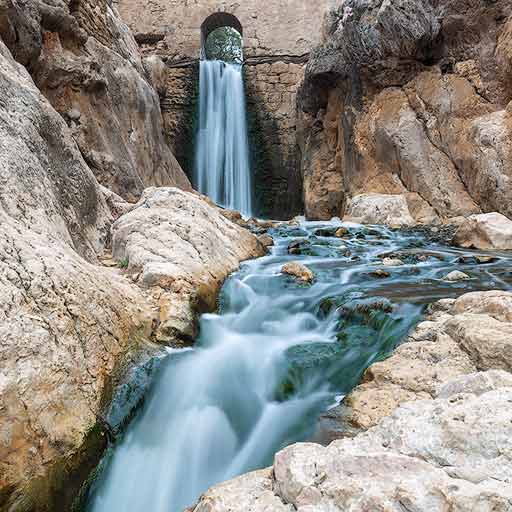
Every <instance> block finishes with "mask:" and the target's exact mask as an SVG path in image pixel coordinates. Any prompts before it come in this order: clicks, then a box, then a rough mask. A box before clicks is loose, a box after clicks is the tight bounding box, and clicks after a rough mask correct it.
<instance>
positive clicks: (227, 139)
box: [194, 60, 252, 217]
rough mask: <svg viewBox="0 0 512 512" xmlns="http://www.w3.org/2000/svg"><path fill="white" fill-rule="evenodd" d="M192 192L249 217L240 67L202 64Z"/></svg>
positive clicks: (250, 199)
mask: <svg viewBox="0 0 512 512" xmlns="http://www.w3.org/2000/svg"><path fill="white" fill-rule="evenodd" d="M194 181H195V183H194V184H195V188H196V189H197V190H199V192H202V193H203V194H205V195H207V196H209V197H210V198H211V199H213V200H214V201H215V202H216V203H217V204H219V205H221V206H224V207H226V208H230V209H232V210H238V211H240V212H241V213H242V214H243V215H246V216H248V217H249V216H251V215H252V198H251V194H252V192H251V191H252V186H251V171H250V165H249V146H248V138H247V122H246V111H245V91H244V83H243V73H242V66H240V65H238V64H227V63H225V62H222V61H217V60H212V61H208V60H202V61H201V63H200V76H199V130H198V133H197V147H196V162H195V172H194Z"/></svg>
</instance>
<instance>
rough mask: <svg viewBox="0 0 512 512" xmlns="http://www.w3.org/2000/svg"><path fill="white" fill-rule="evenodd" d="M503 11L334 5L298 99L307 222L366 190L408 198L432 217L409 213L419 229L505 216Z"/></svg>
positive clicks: (507, 155)
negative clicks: (482, 214) (467, 218)
mask: <svg viewBox="0 0 512 512" xmlns="http://www.w3.org/2000/svg"><path fill="white" fill-rule="evenodd" d="M511 7H512V3H511V1H510V0H498V1H496V2H492V3H489V2H486V1H484V0H478V1H467V0H458V1H449V2H431V1H418V0H399V1H397V2H384V1H378V2H373V3H369V2H364V1H361V0H350V1H347V2H343V4H341V5H339V6H335V7H334V8H333V10H332V11H331V12H330V14H329V15H328V17H327V20H326V32H325V40H324V44H323V45H322V46H320V47H319V48H318V49H316V50H315V51H314V52H313V53H312V55H311V58H310V61H309V63H308V67H307V70H306V78H305V82H304V85H303V87H302V91H301V94H300V100H299V103H300V106H301V110H302V119H301V121H300V122H299V132H300V133H301V136H300V137H299V141H300V144H301V150H302V151H301V153H302V173H303V177H304V190H305V196H304V197H305V203H306V204H305V208H306V214H307V215H308V216H309V217H311V218H324V219H325V218H329V217H330V216H332V215H337V216H342V215H343V213H344V212H345V210H346V208H347V205H348V203H349V200H350V199H351V198H352V197H354V196H357V195H360V194H367V193H378V194H405V195H407V194H411V193H414V194H415V201H418V200H419V201H421V202H422V203H423V206H424V208H425V207H426V208H427V210H428V209H430V211H428V213H427V210H425V209H424V212H423V213H422V214H419V213H418V214H415V212H413V211H411V213H412V214H413V217H414V218H415V219H416V220H418V221H419V222H425V220H426V218H427V217H430V219H431V220H428V221H426V222H427V223H431V222H432V221H433V220H435V218H436V217H438V218H441V219H442V220H445V219H447V218H449V217H458V216H469V215H472V214H478V213H480V210H481V211H483V212H499V213H502V214H504V215H505V216H508V217H509V218H510V217H511V216H512V211H511V209H510V205H511V204H512V200H511V199H512V196H511V194H512V187H511V179H512V175H511V169H512V160H511V159H512V152H511V147H510V140H511V137H510V130H511V126H512V125H511V119H512V118H511V112H510V103H509V102H510V100H511V99H512V96H511V95H510V83H511V79H512V74H511V70H512V67H511V64H510V63H511V55H512V51H511V42H512V38H511V37H510V34H511V27H512V22H511V19H510V12H511ZM411 199H412V198H411ZM409 206H410V207H411V206H412V204H410V205H409ZM413 209H414V208H413ZM417 217H418V218H417ZM420 218H421V219H423V220H420Z"/></svg>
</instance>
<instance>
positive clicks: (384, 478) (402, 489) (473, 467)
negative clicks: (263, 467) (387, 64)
mask: <svg viewBox="0 0 512 512" xmlns="http://www.w3.org/2000/svg"><path fill="white" fill-rule="evenodd" d="M493 380H494V383H493V385H494V386H495V388H494V389H491V390H487V391H485V392H483V393H481V394H475V393H471V392H470V388H465V391H466V392H465V393H463V394H456V395H452V396H450V397H448V398H436V399H434V400H420V401H416V402H412V403H409V404H406V405H404V406H402V407H400V408H399V409H397V410H396V411H395V412H394V413H393V414H392V415H391V416H389V417H388V418H386V419H385V420H383V421H382V423H381V424H380V425H379V426H377V427H375V428H373V429H371V430H370V431H368V432H367V433H365V434H360V435H359V436H357V437H355V438H353V439H344V440H339V441H334V442H333V443H331V444H330V445H329V446H328V447H322V446H320V445H317V444H311V443H299V444H295V445H292V446H290V447H288V448H285V449H284V450H283V451H281V452H279V453H278V454H277V455H276V457H275V460H274V465H273V467H272V469H271V471H266V472H259V473H253V474H249V475H245V476H243V477H241V478H238V479H235V480H233V481H231V482H229V483H228V484H222V485H221V486H218V487H215V488H213V489H211V490H210V491H208V492H207V493H206V494H205V495H204V496H203V497H202V498H201V500H200V502H199V504H198V505H197V506H196V507H195V508H193V510H194V511H195V512H204V511H208V510H215V511H216V512H228V511H230V512H236V511H242V510H255V511H256V510H269V508H268V507H269V506H272V505H274V506H275V507H276V508H275V510H283V511H285V510H290V509H289V508H287V507H289V506H291V507H292V508H291V510H298V511H304V512H307V511H312V510H315V511H340V512H341V511H344V510H351V511H354V512H365V511H368V510H404V509H407V510H415V511H417V512H441V511H443V510H447V509H450V508H451V509H453V510H461V511H462V510H474V509H481V510H489V511H490V510H503V511H505V510H508V509H509V503H510V500H511V498H512V484H511V483H510V481H511V476H512V457H511V456H510V453H511V448H512V444H511V443H512V441H511V439H512V438H511V436H512V411H511V409H510V407H508V406H507V403H508V402H509V401H510V400H511V399H512V387H509V380H507V379H506V378H503V379H501V380H498V379H496V378H494V379H493ZM452 385H453V386H456V385H457V384H455V383H454V384H452ZM496 388H497V389H496ZM234 497H239V498H240V499H242V500H243V502H242V503H240V504H238V503H236V501H235V500H234V499H233V498H234ZM244 498H245V499H244ZM270 504H272V505H270ZM265 505H267V508H265ZM273 510H274V509H273Z"/></svg>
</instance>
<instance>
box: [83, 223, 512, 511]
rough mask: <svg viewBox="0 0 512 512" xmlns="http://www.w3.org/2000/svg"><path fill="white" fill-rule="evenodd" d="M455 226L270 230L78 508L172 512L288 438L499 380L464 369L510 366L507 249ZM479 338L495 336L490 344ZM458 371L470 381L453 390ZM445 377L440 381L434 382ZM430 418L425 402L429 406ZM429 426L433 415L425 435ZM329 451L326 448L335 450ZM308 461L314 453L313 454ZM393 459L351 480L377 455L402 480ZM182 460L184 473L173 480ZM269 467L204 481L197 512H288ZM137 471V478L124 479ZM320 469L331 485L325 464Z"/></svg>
mask: <svg viewBox="0 0 512 512" xmlns="http://www.w3.org/2000/svg"><path fill="white" fill-rule="evenodd" d="M230 216H232V217H233V218H235V217H234V216H233V215H231V214H230ZM238 221H239V222H240V223H245V221H243V220H242V219H238ZM262 226H265V225H264V224H260V225H258V226H257V225H254V224H253V229H255V230H261V229H266V228H265V227H262ZM457 229H458V228H457V227H453V228H448V227H446V228H441V229H440V228H438V227H430V228H429V227H423V228H418V229H412V228H407V229H397V228H389V227H383V226H377V225H360V224H353V223H341V222H340V221H336V220H335V221H332V222H330V223H311V222H304V221H300V222H297V223H296V224H293V223H292V224H290V223H283V224H280V225H274V227H271V228H270V230H269V233H271V234H272V235H273V239H274V246H273V248H272V249H271V254H269V255H268V256H265V257H263V258H260V259H257V260H253V261H251V262H247V263H245V264H244V265H243V267H242V269H241V270H240V271H239V272H238V273H236V274H234V275H233V276H232V277H231V278H230V279H229V280H228V281H227V282H226V284H225V285H224V287H223V291H222V293H221V296H220V309H219V313H218V314H216V315H210V314H209V315H206V316H204V317H203V319H202V320H201V330H200V337H199V340H198V345H197V346H196V347H195V348H192V349H189V350H187V351H186V352H184V353H177V354H171V355H170V356H168V357H167V358H166V360H164V361H163V362H162V363H161V369H160V370H159V371H158V372H157V373H156V380H155V384H154V386H153V387H152V388H150V389H149V392H148V395H147V398H146V402H145V405H144V407H143V408H142V409H141V410H140V411H139V412H138V413H137V415H136V417H135V419H134V421H133V422H132V423H131V424H130V426H129V427H128V429H127V431H126V434H124V435H123V436H121V437H119V439H118V442H117V443H116V444H115V445H114V446H113V451H112V453H111V454H110V455H109V457H108V458H107V459H106V460H105V461H104V464H103V467H102V471H101V472H100V473H99V474H96V476H95V478H96V479H95V481H93V486H92V488H91V490H90V492H89V499H88V500H86V501H87V502H88V505H86V506H85V508H86V509H87V510H92V511H94V512H96V511H105V510H109V509H111V508H112V507H113V506H114V505H119V504H121V505H122V506H123V507H128V506H129V504H130V506H135V507H136V508H137V507H142V504H143V503H144V504H145V505H148V504H150V506H151V508H152V510H155V511H159V510H168V507H169V504H170V505H171V506H172V507H173V510H176V511H178V510H182V509H183V508H184V507H186V506H187V505H190V503H191V502H192V501H193V500H194V498H197V497H198V496H199V494H200V493H201V492H203V491H205V490H206V488H207V487H208V486H210V485H212V484H215V483H217V482H220V481H223V480H226V479H228V478H230V477H233V476H236V475H238V474H241V473H243V472H246V471H250V470H253V469H258V468H261V467H264V466H265V465H267V464H269V463H271V462H272V460H273V455H274V453H275V452H276V451H278V450H279V449H281V448H283V447H285V446H287V445H290V444H291V443H293V442H296V441H305V440H312V439H313V440H316V441H319V442H320V443H324V444H328V443H329V442H330V441H332V440H333V439H337V438H338V439H339V438H348V437H353V436H356V434H360V435H361V436H362V433H363V432H364V431H366V430H367V429H369V428H370V427H374V426H378V425H380V422H381V421H383V420H384V418H386V417H388V416H389V415H391V414H392V413H393V412H394V411H395V409H397V408H398V407H399V406H401V405H402V404H405V403H407V402H411V401H416V402H417V403H418V405H417V406H415V405H414V404H411V405H407V406H405V405H404V407H411V408H413V410H414V407H421V401H422V400H430V401H432V400H436V399H437V397H438V393H441V394H442V396H443V399H444V400H447V398H446V396H448V395H449V393H451V392H449V391H447V389H450V390H453V389H455V390H459V388H458V387H457V386H459V387H460V386H463V387H464V386H465V385H466V382H468V383H469V384H467V385H468V386H471V385H473V384H471V383H474V382H477V381H478V382H479V380H478V379H483V380H482V383H483V384H482V386H483V387H484V388H485V387H486V386H487V384H486V383H487V382H488V381H489V382H491V384H489V386H491V388H492V389H494V387H493V386H500V385H501V382H502V381H503V382H505V383H507V382H509V380H507V379H508V377H507V375H508V374H506V373H499V372H498V373H492V372H491V373H490V374H489V376H487V377H485V376H484V377H479V376H476V375H473V374H475V372H477V371H479V370H490V369H503V370H507V369H508V366H507V365H508V363H503V361H504V360H503V359H500V361H501V362H500V363H499V362H498V361H497V358H499V356H498V354H500V353H501V351H503V350H505V349H504V344H505V345H506V344H507V339H508V338H509V334H508V330H507V329H509V328H510V324H509V323H507V322H509V317H508V316H507V315H509V314H510V307H511V301H512V294H510V293H509V292H507V291H506V290H507V289H509V288H510V287H511V285H512V274H511V273H510V262H511V259H512V255H510V254H508V253H506V252H497V251H493V252H489V251H482V250H479V251H477V250H468V249H461V248H457V247H455V246H451V245H447V243H448V241H449V240H451V239H452V238H453V237H454V233H456V231H457ZM491 289H495V290H494V291H489V292H485V291H475V290H491ZM499 289H501V290H503V291H500V290H499ZM467 292H471V293H467ZM452 297H453V298H452ZM456 297H458V298H456ZM507 308H509V309H507ZM491 313H492V314H491ZM500 315H501V316H500ZM500 322H504V323H503V325H501V323H500ZM475 329H476V330H477V332H476V334H475V332H474V330H475ZM500 330H501V331H503V332H501V333H500ZM479 336H486V337H487V338H486V339H488V340H489V342H488V346H486V347H485V349H484V348H483V347H482V346H481V343H480V342H479V341H478V340H480V339H482V338H481V337H480V338H479ZM493 336H494V337H493ZM404 342H405V343H404ZM493 344H495V345H493ZM495 359H496V360H495ZM256 362H257V363H256ZM367 368H369V369H368V370H367ZM365 370H366V371H365ZM363 375H364V377H363ZM362 377H363V383H362V384H360V381H361V378H362ZM457 377H461V378H462V377H464V378H466V380H460V381H456V382H454V383H451V384H448V383H449V381H450V380H452V379H454V378H457ZM489 379H490V380H489ZM493 383H494V384H493ZM444 385H447V386H448V387H447V388H443V391H442V392H441V391H439V390H440V389H441V388H442V387H443V386H444ZM456 392H457V393H459V392H460V391H453V393H456ZM482 392H483V391H482ZM445 395H446V396H445ZM344 397H345V399H344V400H343V398H344ZM340 400H342V401H341V404H340ZM447 407H448V408H449V406H447ZM429 411H430V409H428V407H427V410H426V412H424V414H425V415H428V414H429ZM418 414H419V413H418ZM415 415H416V413H410V417H411V418H414V417H415ZM404 421H405V420H404ZM407 421H409V420H407ZM411 421H412V420H411ZM437 421H438V419H437V418H433V419H432V420H431V423H432V427H431V428H432V429H435V428H437V427H436V425H437ZM396 428H397V429H398V427H396ZM400 432H401V431H399V430H397V433H396V434H395V435H396V441H395V442H396V443H400V436H401V433H400ZM368 435H370V434H368ZM389 435H391V434H389ZM362 439H363V438H362V437H355V438H354V441H353V445H348V446H349V448H347V449H346V450H347V455H346V459H347V461H351V462H350V464H354V462H353V459H352V458H353V457H355V456H356V455H355V454H356V452H357V453H359V452H358V450H359V451H362V450H364V449H363V448H361V447H362V446H366V445H364V444H363V441H362ZM365 439H366V438H365ZM341 442H343V443H349V441H338V443H341ZM364 442H365V443H367V444H368V443H371V442H373V441H371V440H370V441H364ZM356 443H361V445H360V446H361V447H360V446H359V445H357V444H356ZM335 446H337V445H336V444H335V445H330V447H329V448H327V449H326V450H327V451H326V452H325V453H326V454H329V453H331V452H332V453H336V454H337V453H338V452H334V451H333V450H335V448H334V447H335ZM343 446H345V445H343ZM443 449H447V450H448V449H449V447H448V445H447V447H445V448H443ZM301 450H305V452H304V455H302V452H301ZM321 450H324V448H321V447H320V446H317V445H300V444H299V445H295V446H293V447H291V448H288V449H286V450H285V452H282V453H280V454H278V455H277V458H276V462H275V464H279V461H281V460H284V459H282V457H285V459H286V461H288V459H287V458H286V457H287V456H285V455H283V453H284V454H288V453H293V454H297V455H296V457H297V460H299V461H300V460H302V459H301V457H303V456H304V458H305V463H306V465H307V467H309V466H310V465H311V464H313V465H314V464H316V463H318V464H323V462H322V461H323V460H324V458H325V457H328V455H325V456H324V455H322V454H324V452H322V451H321ZM312 455H314V456H315V457H316V456H317V455H318V456H319V457H320V458H319V459H318V462H317V461H316V459H313V458H311V457H312ZM467 456H468V457H471V456H473V455H472V454H471V453H469V452H468V454H467ZM294 457H295V455H294ZM333 457H335V458H336V457H337V455H333ZM344 457H345V456H344ZM380 457H382V458H383V459H384V462H383V461H381V458H380ZM389 457H390V458H389V462H386V460H387V459H386V455H385V454H384V455H382V454H378V456H377V455H376V458H375V462H372V461H371V460H368V461H366V462H365V461H362V466H361V468H360V472H361V476H360V478H361V479H362V480H361V481H359V480H357V478H359V477H357V475H356V476H354V479H356V480H355V481H356V483H357V485H366V484H365V483H364V481H365V480H364V479H366V480H368V481H371V480H372V478H371V477H370V476H369V475H366V476H365V470H364V468H365V467H366V466H371V465H372V464H377V468H376V471H377V469H378V468H379V464H382V467H383V468H384V467H385V465H386V464H388V463H389V464H397V467H396V471H397V475H396V478H397V479H400V478H402V477H403V476H400V474H399V473H400V469H399V468H401V467H402V466H400V464H405V462H404V460H402V459H401V458H400V457H403V455H402V454H401V453H400V457H398V455H397V454H396V453H392V454H391V455H389ZM393 457H395V458H396V457H398V458H397V460H396V461H395V459H393ZM329 460H330V459H329ZM343 460H345V459H343ZM306 461H307V462H306ZM313 461H315V462H313ZM283 464H284V463H283ZM293 464H294V465H296V464H300V462H293ZM325 464H327V465H329V464H331V462H326V463H325ZM333 464H334V462H333ZM347 464H349V462H347ZM422 464H424V466H425V467H423V466H422V467H420V466H421V464H419V462H418V461H415V460H414V461H412V462H411V463H410V467H409V469H408V470H407V471H410V472H414V471H420V470H421V471H424V472H425V474H426V475H427V476H428V478H431V479H432V482H430V483H429V485H431V486H432V489H437V488H438V489H439V490H440V492H441V490H444V489H449V488H450V485H451V484H450V482H449V479H448V478H445V477H443V476H442V475H441V474H440V473H439V472H436V471H434V470H433V469H432V468H430V467H428V464H427V463H425V462H423V463H422ZM177 467H187V468H188V470H187V472H185V473H181V472H178V471H176V468H177ZM294 467H295V466H294ZM329 467H330V466H329ZM336 467H337V466H336ZM349 467H350V466H347V467H346V468H345V467H344V466H343V467H342V468H341V467H340V469H339V470H338V469H336V470H335V469H330V471H338V472H337V473H335V474H333V475H332V478H333V479H334V480H335V482H334V483H333V484H332V485H337V482H338V479H342V480H343V478H344V477H343V475H344V473H343V471H349V469H347V468H349ZM279 471H281V469H279ZM282 471H284V472H285V473H286V476H284V477H283V478H284V480H283V484H282V485H283V486H286V485H292V486H293V485H295V483H294V480H293V478H294V475H291V476H290V475H289V474H288V473H289V471H292V469H289V468H284V469H282ZM297 471H299V472H304V471H309V470H308V469H307V468H306V469H304V468H299V467H297ZM326 471H327V470H326ZM382 471H383V472H385V470H384V469H382ZM404 471H405V470H404ZM489 471H491V470H489ZM431 473H432V474H431ZM142 474H146V475H147V477H144V478H143V477H142V476H141V475H142ZM272 474H273V475H275V477H276V478H277V475H278V469H277V466H276V468H274V473H268V472H266V473H265V472H263V473H256V474H254V475H253V476H252V477H251V476H246V477H242V479H241V480H239V481H234V482H232V483H230V484H224V485H222V486H221V487H219V488H218V489H217V488H214V489H213V490H212V491H210V493H209V494H207V495H206V497H204V498H203V499H202V501H201V502H200V503H199V505H198V506H197V509H196V510H200V511H202V510H253V508H251V507H256V508H254V510H259V508H258V507H259V506H260V500H261V506H264V505H265V506H267V505H269V504H271V503H272V502H273V501H272V500H274V499H275V500H279V502H280V505H279V507H281V506H282V507H284V508H283V510H288V509H290V510H292V509H291V508H289V506H288V505H283V501H284V502H285V503H293V504H294V503H295V502H293V501H288V500H289V498H288V497H285V496H288V495H284V494H283V496H281V495H280V494H279V492H280V491H279V490H278V487H277V486H276V482H275V481H273V480H272V478H273V477H271V475H272ZM405 474H406V473H405V472H404V473H403V475H405ZM317 477H318V478H319V479H320V480H319V482H320V481H321V480H322V478H324V476H322V475H321V474H320V473H318V474H317V476H316V477H315V478H317ZM134 478H136V479H137V481H138V485H137V486H136V487H133V488H129V487H127V485H126V482H128V481H132V480H133V479H134ZM252 478H253V479H252ZM325 478H326V479H327V480H328V479H329V478H330V475H329V474H328V473H327V472H326V473H325ZM382 478H383V475H381V476H379V473H378V471H377V473H375V478H374V479H373V481H374V485H375V486H376V488H378V492H380V493H381V494H382V493H384V494H385V493H386V492H388V491H389V489H388V488H390V487H389V486H390V485H392V484H391V483H389V482H387V483H384V482H382V481H381V479H382ZM356 483H354V484H353V489H352V492H353V493H355V492H356V491H355V489H356V487H357V485H356ZM253 485H254V489H253V488H252V487H251V486H253ZM315 485H316V484H315ZM329 485H331V484H329ZM381 485H382V486H383V487H382V489H380V488H379V486H381ZM437 485H438V486H440V487H436V486H437ZM239 486H240V487H239ZM354 486H355V487H354ZM411 486H412V484H411ZM411 488H412V487H411ZM272 489H273V493H274V494H272V493H270V490H272ZM429 489H430V488H429ZM485 489H486V491H485V492H487V491H488V488H487V487H486V488H485ZM260 491H261V492H263V494H264V496H263V497H262V496H260ZM283 492H286V493H287V492H288V491H283ZM297 492H298V494H299V495H300V494H301V490H297ZM304 492H305V493H312V495H311V496H310V497H309V498H305V500H306V503H308V502H307V500H308V499H316V500H317V501H314V502H313V503H312V504H311V506H313V505H314V506H321V507H330V506H333V505H332V504H331V502H330V501H329V500H330V499H331V496H330V495H327V497H324V495H323V494H322V492H323V491H322V490H321V488H319V489H317V491H313V490H309V489H308V490H305V491H304ZM347 492H348V491H347ZM389 492H391V491H389ZM418 492H419V491H418ZM429 492H430V491H429ZM432 492H433V491H432ZM482 492H483V491H482ZM269 493H270V494H269ZM315 493H316V494H315ZM265 496H266V498H265ZM272 496H273V497H272ZM365 496H366V498H365V499H367V500H370V501H368V502H364V503H366V505H364V506H370V505H369V504H372V503H373V504H375V503H378V502H379V500H381V499H383V498H381V497H379V495H378V494H376V495H375V496H374V501H373V502H372V501H371V499H372V497H371V495H367V494H365ZM500 496H501V495H500ZM267 498H268V499H269V500H270V501H267ZM409 498H410V496H408V497H407V499H409ZM347 499H348V498H347ZM361 499H362V498H361ZM386 499H387V498H386ZM404 499H405V498H404ZM411 499H412V498H411ZM251 500H254V503H252V501H251ZM322 500H323V501H322ZM276 503H277V501H276ZM297 503H298V504H299V505H297V506H298V507H300V506H302V505H301V503H302V502H301V501H300V500H298V501H297ZM340 503H341V502H340ZM134 504H135V505H134ZM137 504H138V505H137ZM336 506H341V505H336ZM205 507H206V508H205ZM208 507H213V508H211V509H210V508H208ZM361 507H363V505H361ZM277 510H280V508H277ZM304 510H309V509H308V508H305V509H304ZM315 510H317V509H316V508H315ZM321 510H323V509H322V508H321ZM325 510H329V508H325ZM334 510H336V509H334ZM357 510H359V509H357ZM361 510H364V508H361ZM419 510H429V509H427V508H420V509H419ZM432 510H437V509H435V508H434V509H432Z"/></svg>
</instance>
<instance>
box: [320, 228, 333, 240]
mask: <svg viewBox="0 0 512 512" xmlns="http://www.w3.org/2000/svg"><path fill="white" fill-rule="evenodd" d="M336 231H337V229H336V228H322V229H317V230H316V231H315V236H321V237H328V238H330V237H333V236H335V233H336Z"/></svg>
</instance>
